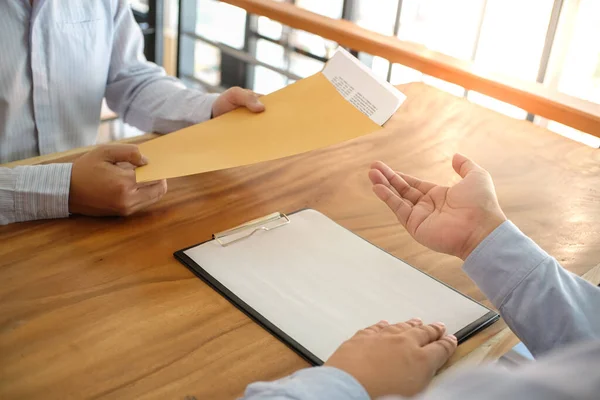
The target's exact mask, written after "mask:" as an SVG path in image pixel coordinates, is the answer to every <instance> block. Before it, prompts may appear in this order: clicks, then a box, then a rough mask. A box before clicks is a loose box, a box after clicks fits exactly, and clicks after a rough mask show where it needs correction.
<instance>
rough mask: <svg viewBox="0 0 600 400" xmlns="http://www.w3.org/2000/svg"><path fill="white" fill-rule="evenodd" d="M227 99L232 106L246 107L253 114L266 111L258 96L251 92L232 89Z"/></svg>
mask: <svg viewBox="0 0 600 400" xmlns="http://www.w3.org/2000/svg"><path fill="white" fill-rule="evenodd" d="M227 99H228V100H229V102H230V103H231V104H233V105H236V106H239V107H246V108H247V109H248V110H250V111H252V112H261V111H264V109H265V106H264V104H263V103H261V101H260V100H259V99H258V95H257V94H256V93H254V92H253V91H251V90H247V89H242V88H239V87H235V88H231V89H229V93H228V98H227Z"/></svg>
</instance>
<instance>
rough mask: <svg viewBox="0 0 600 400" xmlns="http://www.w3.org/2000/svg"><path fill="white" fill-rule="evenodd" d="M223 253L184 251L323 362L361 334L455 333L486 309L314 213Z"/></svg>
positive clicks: (204, 247) (215, 248)
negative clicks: (434, 328) (426, 328)
mask: <svg viewBox="0 0 600 400" xmlns="http://www.w3.org/2000/svg"><path fill="white" fill-rule="evenodd" d="M289 218H290V220H291V223H289V224H287V225H285V226H283V227H280V228H277V229H274V230H272V231H268V232H263V231H260V232H257V233H256V234H255V235H253V236H252V237H250V238H248V239H245V240H242V241H240V242H237V243H234V244H232V245H230V246H227V247H222V246H221V245H219V244H218V243H217V242H216V241H214V240H213V241H210V242H206V243H204V244H201V245H199V246H196V247H194V248H191V249H188V250H186V251H185V254H187V256H189V257H190V258H191V259H192V260H194V261H195V262H196V263H197V264H198V265H199V266H200V267H202V268H203V269H204V270H205V271H206V272H208V273H209V274H210V275H212V276H213V277H214V278H215V279H216V280H218V281H219V282H220V283H221V284H222V285H224V286H225V287H227V288H228V289H229V290H230V291H232V292H233V293H234V294H235V295H237V296H238V297H239V298H240V299H241V300H243V301H244V302H245V303H247V304H248V305H249V306H250V307H252V308H253V309H254V310H256V311H257V312H259V313H260V314H262V315H263V316H264V317H265V318H266V319H267V320H269V321H270V322H271V323H272V324H274V325H275V326H277V327H278V328H279V329H281V330H282V331H284V332H285V333H286V334H287V335H289V336H290V337H291V338H293V339H294V340H296V341H297V342H298V343H300V344H301V345H302V346H304V347H305V348H306V349H307V350H309V351H310V352H312V353H313V354H314V355H315V356H317V357H318V358H320V359H321V360H323V361H325V360H327V359H328V358H329V356H330V355H331V354H332V353H333V352H334V350H335V349H336V348H337V347H338V346H339V345H340V344H341V343H342V342H343V341H345V340H347V339H348V338H350V337H351V336H352V335H353V334H354V333H356V331H357V330H359V329H362V328H365V327H367V326H369V325H372V324H374V323H376V322H378V321H380V320H388V321H390V322H391V323H395V322H401V321H405V320H408V319H410V318H413V317H420V318H422V319H423V321H424V322H425V323H432V322H436V321H442V322H444V323H445V324H446V326H447V328H448V331H449V332H452V333H455V332H458V331H459V330H460V329H462V328H464V327H466V326H467V325H469V324H470V323H472V322H474V321H475V320H477V319H479V318H480V317H482V316H484V315H485V314H487V313H488V312H489V310H488V309H487V308H485V307H483V306H482V305H480V304H478V303H476V302H474V301H473V300H471V299H469V298H467V297H465V296H463V295H462V294H460V293H458V292H456V291H454V290H452V289H450V288H448V287H446V286H445V285H444V284H442V283H440V282H438V281H436V280H434V279H433V278H431V277H429V276H427V275H426V274H424V273H422V272H420V271H418V270H417V269H415V268H413V267H411V266H409V265H408V264H406V263H404V262H403V261H401V260H399V259H397V258H395V257H393V256H392V255H390V254H388V253H386V252H384V251H383V250H380V249H379V248H377V247H375V246H373V245H371V244H370V243H368V242H367V241H365V240H364V239H362V238H360V237H358V236H356V235H355V234H353V233H352V232H350V231H348V230H346V229H345V228H343V227H341V226H339V225H338V224H336V223H335V222H333V221H332V220H330V219H329V218H327V217H326V216H324V215H323V214H321V213H319V212H317V211H315V210H303V211H300V212H298V213H295V214H292V215H290V216H289Z"/></svg>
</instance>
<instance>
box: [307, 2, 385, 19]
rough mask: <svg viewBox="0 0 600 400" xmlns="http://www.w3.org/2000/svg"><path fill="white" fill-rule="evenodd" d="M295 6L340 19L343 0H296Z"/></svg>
mask: <svg viewBox="0 0 600 400" xmlns="http://www.w3.org/2000/svg"><path fill="white" fill-rule="evenodd" d="M378 1H379V0H378ZM296 6H298V7H300V8H305V9H307V10H308V11H312V12H314V13H317V14H321V15H324V16H326V17H329V18H334V19H340V18H342V11H343V8H344V0H296Z"/></svg>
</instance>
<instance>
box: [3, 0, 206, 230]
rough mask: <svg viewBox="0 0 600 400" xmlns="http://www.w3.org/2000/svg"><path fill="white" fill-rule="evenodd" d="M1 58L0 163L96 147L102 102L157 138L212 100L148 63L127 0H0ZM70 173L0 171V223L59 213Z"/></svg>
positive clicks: (59, 169)
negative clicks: (91, 146) (31, 3)
mask: <svg viewBox="0 0 600 400" xmlns="http://www.w3.org/2000/svg"><path fill="white" fill-rule="evenodd" d="M0 54H2V62H1V63H0V164H1V163H6V162H10V161H14V160H18V159H23V158H27V157H33V156H38V155H41V154H49V153H54V152H58V151H64V150H68V149H71V148H75V147H81V146H88V145H92V144H95V142H96V137H97V134H98V126H99V122H100V107H101V104H102V99H103V98H106V100H107V103H108V105H109V107H110V108H111V109H112V110H114V111H115V112H117V113H118V114H119V116H120V117H121V118H122V119H123V120H124V121H125V122H127V123H129V124H131V125H133V126H135V127H137V128H139V129H141V130H143V131H146V132H158V133H167V132H171V131H174V130H177V129H181V128H184V127H186V126H189V125H192V124H196V123H199V122H202V121H205V120H208V119H210V115H211V110H212V104H213V102H214V100H215V98H216V95H207V94H205V93H203V92H201V91H198V90H191V89H186V88H185V86H184V85H183V84H182V83H181V82H180V81H179V80H177V79H175V78H172V77H167V76H166V75H165V73H164V70H163V69H162V68H160V67H158V66H156V65H155V64H152V63H149V62H147V61H146V59H145V58H144V55H143V36H142V33H141V30H140V28H139V26H138V25H137V23H136V22H135V20H134V18H133V15H132V12H131V9H130V7H129V4H128V2H127V1H126V0H93V1H82V0H34V2H33V6H31V5H30V2H29V0H2V1H0ZM70 176H71V164H55V165H53V166H34V167H19V168H15V169H7V168H0V225H2V224H7V223H11V222H16V221H24V220H30V219H39V218H55V217H64V216H67V215H68V192H69V184H70Z"/></svg>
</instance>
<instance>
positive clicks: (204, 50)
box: [194, 41, 221, 86]
mask: <svg viewBox="0 0 600 400" xmlns="http://www.w3.org/2000/svg"><path fill="white" fill-rule="evenodd" d="M194 76H195V77H196V78H198V79H200V80H201V81H203V82H206V83H208V84H209V85H213V86H219V85H220V84H221V51H220V50H219V49H218V48H217V47H215V46H211V45H209V44H207V43H204V42H201V41H196V45H195V51H194Z"/></svg>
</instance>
